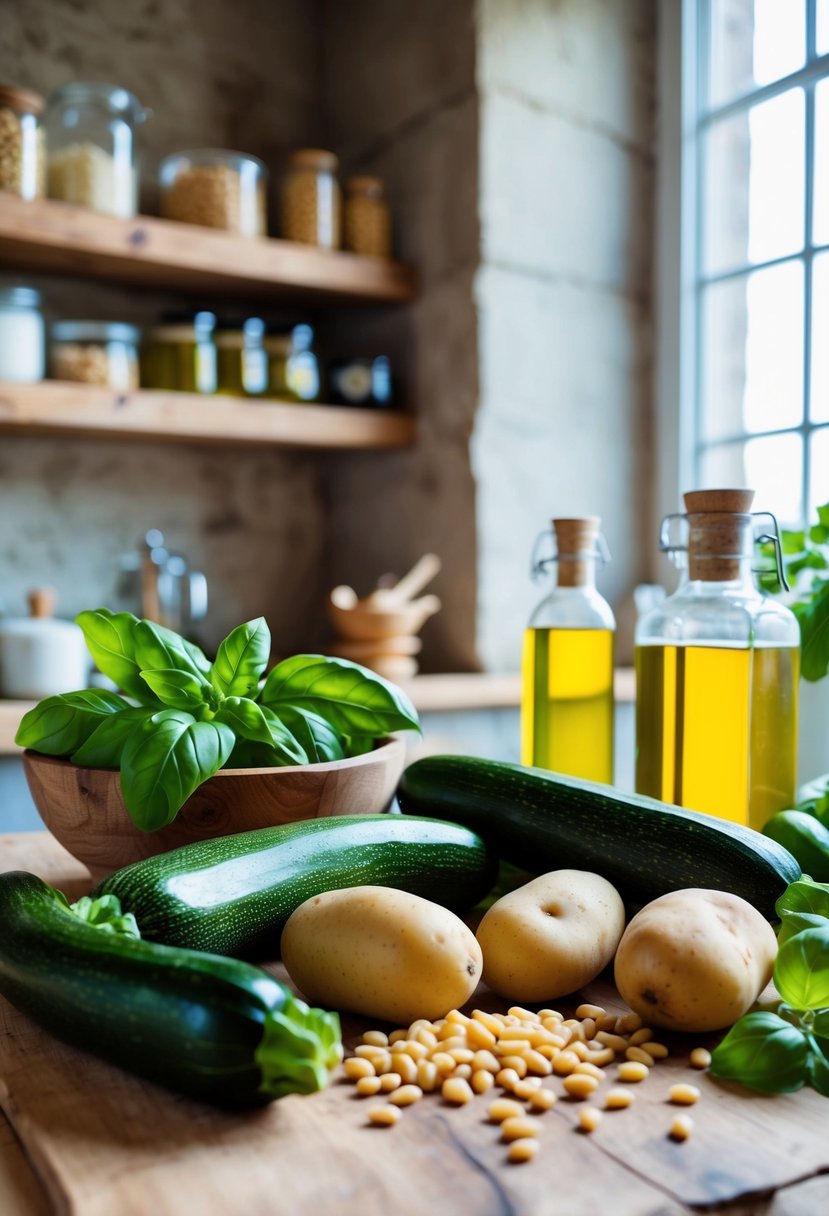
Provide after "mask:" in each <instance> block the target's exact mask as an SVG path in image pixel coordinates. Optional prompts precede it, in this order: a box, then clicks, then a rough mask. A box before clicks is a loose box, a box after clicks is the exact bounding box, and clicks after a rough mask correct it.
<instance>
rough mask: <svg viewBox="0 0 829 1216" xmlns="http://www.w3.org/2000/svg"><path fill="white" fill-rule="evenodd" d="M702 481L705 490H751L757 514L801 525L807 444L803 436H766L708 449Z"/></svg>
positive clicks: (703, 461)
mask: <svg viewBox="0 0 829 1216" xmlns="http://www.w3.org/2000/svg"><path fill="white" fill-rule="evenodd" d="M701 479H702V485H701V488H702V489H718V488H722V487H726V486H727V487H731V486H735V487H736V486H750V487H751V488H752V489H753V490H755V491H756V495H755V499H754V509H755V510H756V511H771V512H772V513H773V514H774V515H776V516H777V518H778V520H779V522H780V523H781V524H784V525H788V526H792V525H798V524H799V523H800V519H801V498H802V484H803V440H802V439H801V437H800V435H764V436H763V437H762V438H758V439H749V440H747V441H746V442H745V443H729V444H726V445H723V446H722V447H715V448H708V449H707V450H705V451H704V452H703V454H702V461H701Z"/></svg>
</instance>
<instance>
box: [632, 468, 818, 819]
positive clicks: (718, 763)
mask: <svg viewBox="0 0 829 1216" xmlns="http://www.w3.org/2000/svg"><path fill="white" fill-rule="evenodd" d="M753 498H754V492H753V491H752V490H698V491H694V492H692V493H689V494H686V495H685V508H686V512H687V514H686V515H684V516H668V517H667V518H666V519H665V520H663V522H662V535H661V547H662V549H663V550H664V551H666V552H668V553H669V554H671V555H672V556H673V557H674V559H675V560H677V558H678V561H677V564H678V565H680V567H681V568H682V570H683V575H682V580H681V582H680V586H679V587H678V589H677V590H676V591H675V592H674V594H673V595H670V596H668V597H667V598H666V599H665V600H664V601H663V602H662V603H661V604H659V605H658V606H657V607H656V608H654V609H653V610H652V611H651V612H649V613H647V614H646V615H645V616H643V617H642V618H640V620H639V622H638V625H637V630H636V659H635V662H636V789H637V791H638V792H639V793H642V794H650V795H651V796H653V797H655V798H660V799H662V800H663V801H665V802H672V803H676V804H679V805H680V806H685V807H689V808H691V809H693V810H698V811H705V812H707V813H708V814H712V815H718V816H720V817H722V818H725V819H730V820H732V821H734V822H736V823H741V824H746V825H748V826H749V827H752V828H756V829H757V830H761V829H762V828H763V826H764V824H765V823H766V822H767V821H768V819H769V818H770V817H771V816H772V815H773V814H774V813H775V812H776V811H778V810H781V809H782V808H784V807H787V806H792V805H793V799H794V793H795V780H796V767H797V702H798V677H799V665H800V632H799V628H798V624H797V621H796V619H795V617H794V615H793V613H791V612H790V611H789V609H788V608H786V607H784V606H783V605H782V604H781V603H779V602H778V601H776V600H774V599H772V598H770V597H768V596H765V595H762V594H761V593H760V591H759V590H758V588H757V587H756V585H755V582H754V578H753V570H752V563H753V555H754V549H755V522H754V521H755V519H756V518H758V516H753V515H751V514H750V513H749V512H750V510H751V504H752V501H753ZM760 514H761V515H763V514H765V513H760ZM766 518H767V519H769V520H771V522H772V524H773V533H772V534H771V535H764V536H762V537H758V540H761V541H763V542H773V543H774V548H775V555H776V558H777V569H778V577H779V578H780V579H781V582H782V583H783V585H784V586H785V580H784V578H783V573H782V561H781V557H780V542H779V536H778V531H777V523H776V520H774V517H773V516H768V515H766ZM677 524H679V525H681V526H682V527H683V528H684V529H685V530H686V531H687V544H682V543H674V541H673V540H672V538H671V531H672V528H673V527H674V526H675V525H677ZM686 553H687V562H686V560H685V554H686Z"/></svg>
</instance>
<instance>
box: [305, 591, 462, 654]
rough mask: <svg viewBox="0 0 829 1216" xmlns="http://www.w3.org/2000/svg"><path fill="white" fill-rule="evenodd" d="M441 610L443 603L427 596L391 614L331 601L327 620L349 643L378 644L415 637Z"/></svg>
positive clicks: (360, 605) (381, 610)
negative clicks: (389, 640) (388, 639)
mask: <svg viewBox="0 0 829 1216" xmlns="http://www.w3.org/2000/svg"><path fill="white" fill-rule="evenodd" d="M439 608H440V600H439V599H438V598H437V596H435V595H424V596H423V597H422V598H421V599H419V600H413V601H412V602H411V603H409V604H403V605H401V607H400V608H396V609H393V610H391V611H386V610H384V609H382V608H369V607H364V606H363V605H362V604H357V605H356V606H355V607H354V608H343V607H341V605H340V604H338V603H335V602H334V601H333V600H329V601H328V619H329V621H330V622H331V625H332V627H333V628H334V630H335V631H336V633H337V635H338V637H340V638H343V639H345V640H346V641H349V642H378V641H383V640H384V639H385V638H395V637H410V636H412V635H413V634H416V633H417V632H418V630H420V629H421V628H422V626H423V624H424V623H425V622H426V621H427V620H428V619H429V617H430V616H432V615H433V614H434V613H435V612H437V611H438V609H439Z"/></svg>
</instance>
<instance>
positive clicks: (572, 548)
mask: <svg viewBox="0 0 829 1216" xmlns="http://www.w3.org/2000/svg"><path fill="white" fill-rule="evenodd" d="M601 523H602V521H601V519H600V518H599V516H598V515H583V516H581V517H580V518H573V519H554V520H553V521H552V524H553V531H554V532H555V534H556V550H557V553H558V560H559V567H558V584H559V586H560V587H582V586H584V585H585V584H587V583H588V582H592V580H593V571H594V562H595V559H596V557H597V552H598V549H597V546H598V537H599V528H600V527H601ZM562 558H563V559H564V560H563V561H562Z"/></svg>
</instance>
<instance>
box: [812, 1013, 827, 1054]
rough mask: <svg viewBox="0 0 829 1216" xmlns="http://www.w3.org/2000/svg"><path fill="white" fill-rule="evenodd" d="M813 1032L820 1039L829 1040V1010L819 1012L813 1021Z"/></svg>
mask: <svg viewBox="0 0 829 1216" xmlns="http://www.w3.org/2000/svg"><path fill="white" fill-rule="evenodd" d="M812 1030H813V1031H814V1032H815V1034H816V1035H817V1036H818V1038H821V1039H827V1040H829V1009H819V1010H818V1012H817V1013H816V1014H815V1016H814V1019H813V1021H812ZM827 1046H829V1044H827Z"/></svg>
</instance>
